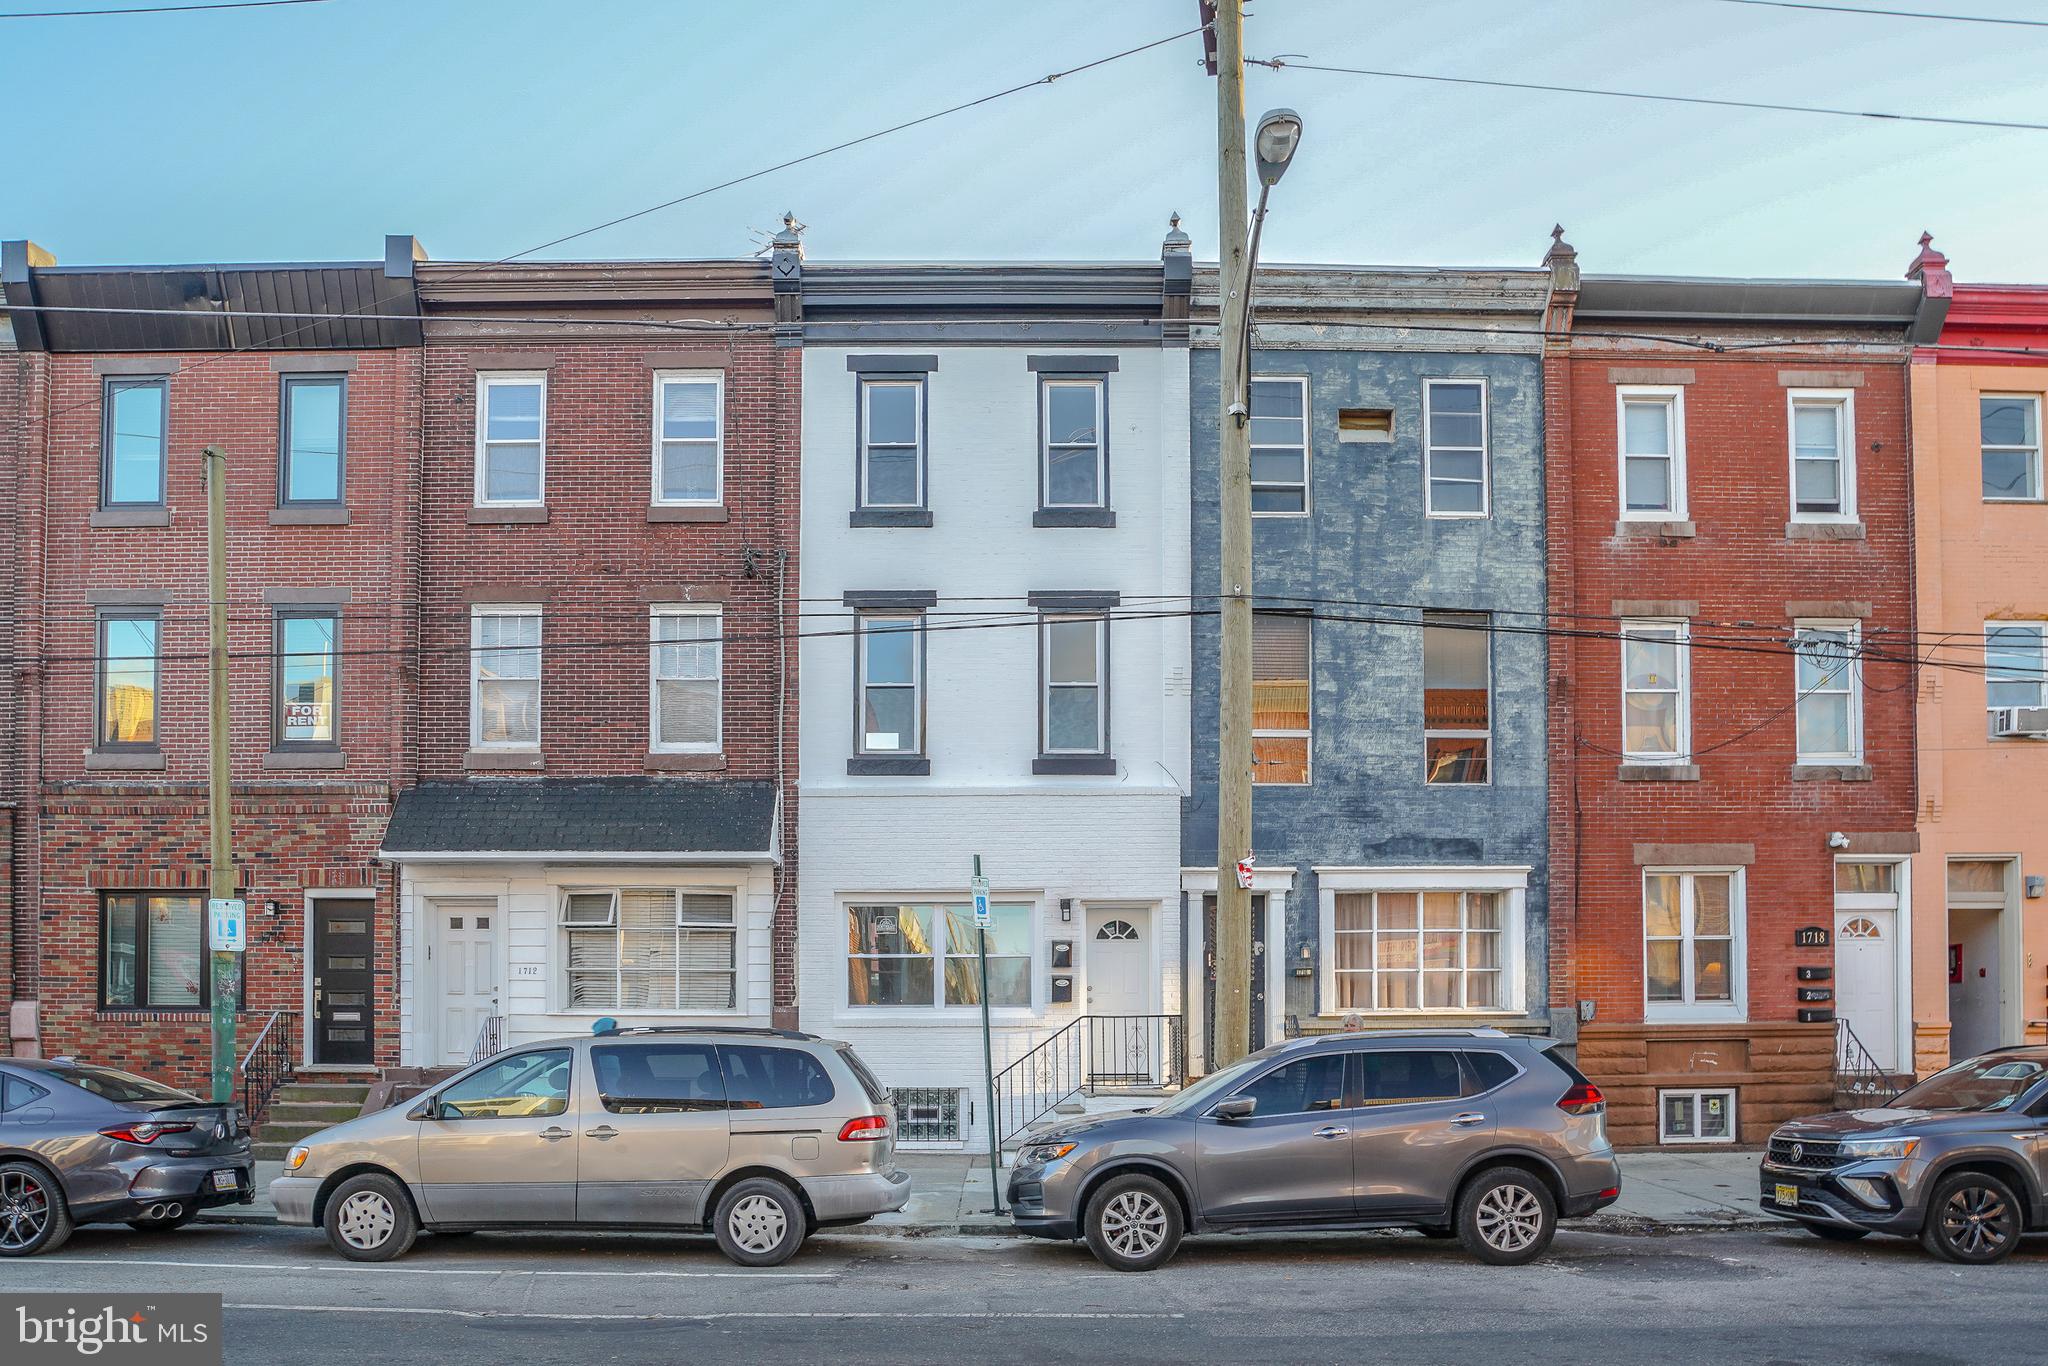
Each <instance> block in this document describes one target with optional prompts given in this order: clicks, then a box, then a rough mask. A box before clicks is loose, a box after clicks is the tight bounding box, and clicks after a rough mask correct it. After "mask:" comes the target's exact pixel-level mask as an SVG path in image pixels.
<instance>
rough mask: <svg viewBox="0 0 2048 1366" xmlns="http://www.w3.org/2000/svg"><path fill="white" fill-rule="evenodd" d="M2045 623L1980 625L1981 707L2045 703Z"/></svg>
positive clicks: (2047, 646) (2047, 699)
mask: <svg viewBox="0 0 2048 1366" xmlns="http://www.w3.org/2000/svg"><path fill="white" fill-rule="evenodd" d="M2044 684H2048V622H2039V621H1987V622H1985V623H1984V705H1985V706H1987V707H1989V708H1990V709H1991V710H1993V711H1998V710H2001V709H2003V708H2006V707H2039V706H2042V705H2044V704H2048V688H2044Z"/></svg>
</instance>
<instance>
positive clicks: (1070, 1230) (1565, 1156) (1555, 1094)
mask: <svg viewBox="0 0 2048 1366" xmlns="http://www.w3.org/2000/svg"><path fill="white" fill-rule="evenodd" d="M1547 1044H1548V1041H1547V1040H1541V1039H1533V1040H1532V1039H1526V1038H1520V1037H1516V1036H1513V1035H1508V1034H1503V1033H1501V1032H1499V1031H1497V1030H1445V1031H1416V1032H1408V1033H1400V1034H1341V1035H1327V1036H1323V1037H1319V1038H1313V1039H1297V1040H1293V1041H1291V1042H1288V1043H1282V1044H1275V1045H1273V1046H1272V1047H1270V1048H1265V1049H1262V1050H1260V1051H1259V1052H1257V1053H1254V1054H1252V1055H1251V1056H1250V1057H1247V1058H1245V1059H1243V1060H1242V1061H1239V1062H1237V1063H1235V1064H1233V1065H1231V1066H1229V1067H1226V1068H1223V1069H1222V1070H1221V1071H1218V1072H1214V1073H1211V1074H1210V1075H1209V1076H1207V1077H1205V1078H1203V1079H1202V1080H1201V1081H1198V1082H1196V1083H1195V1084H1194V1085H1193V1086H1190V1087H1189V1088H1188V1089H1187V1090H1185V1091H1182V1092H1181V1093H1180V1094H1179V1095H1177V1096H1175V1097H1174V1098H1173V1099H1172V1100H1170V1101H1167V1102H1166V1103H1165V1104H1163V1105H1160V1106H1157V1107H1155V1108H1152V1109H1149V1110H1138V1111H1134V1112H1130V1113H1124V1114H1114V1115H1100V1116H1095V1117H1092V1118H1088V1119H1083V1120H1077V1121H1074V1122H1072V1123H1067V1124H1061V1125H1057V1126H1055V1127H1052V1128H1049V1129H1046V1130H1043V1131H1040V1132H1037V1133H1034V1134H1032V1135H1031V1141H1030V1142H1029V1144H1028V1145H1027V1146H1026V1147H1025V1148H1024V1149H1023V1150H1022V1151H1021V1152H1020V1153H1019V1154H1018V1158H1017V1164H1016V1167H1015V1169H1014V1170H1013V1171H1012V1172H1011V1175H1010V1188H1009V1203H1010V1211H1011V1216H1012V1218H1013V1219H1014V1221H1015V1223H1016V1225H1017V1228H1018V1229H1019V1230H1020V1231H1022V1232H1025V1233H1030V1234H1035V1235H1037V1236H1039V1237H1042V1238H1061V1239H1071V1238H1077V1237H1080V1238H1086V1239H1087V1240H1088V1246H1089V1247H1090V1248H1091V1249H1093V1251H1094V1253H1095V1255H1096V1256H1097V1257H1098V1258H1100V1259H1101V1260H1102V1262H1103V1263H1104V1264H1105V1265H1107V1266H1109V1267H1112V1268H1114V1269H1116V1270H1118V1271H1149V1270H1151V1269H1152V1268H1153V1267H1156V1266H1159V1265H1160V1264H1162V1263H1163V1262H1165V1261H1166V1260H1167V1259H1168V1258H1169V1257H1171V1256H1173V1254H1174V1251H1175V1249H1176V1248H1178V1247H1179V1245H1180V1240H1181V1238H1182V1236H1183V1235H1185V1234H1189V1233H1208V1232H1221V1231H1224V1230H1237V1231H1245V1230H1254V1229H1257V1230H1298V1229H1336V1228H1386V1227H1406V1228H1414V1229H1419V1230H1421V1231H1422V1232H1423V1233H1425V1234H1427V1235H1429V1236H1431V1237H1436V1238H1450V1237H1456V1238H1457V1239H1459V1240H1460V1241H1461V1242H1462V1243H1463V1244H1464V1246H1465V1248H1466V1250H1467V1251H1469V1252H1470V1253H1471V1254H1472V1255H1473V1256H1475V1257H1478V1258H1479V1259H1480V1260H1481V1261H1486V1262H1491V1263H1494V1264H1495V1265H1501V1266H1512V1265H1518V1264H1520V1263H1522V1262H1527V1261H1532V1260H1534V1259H1535V1258H1536V1257H1539V1256H1541V1255H1542V1254H1543V1251H1544V1249H1545V1248H1547V1247H1548V1246H1549V1245H1550V1240H1551V1238H1552V1236H1553V1235H1554V1234H1555V1233H1556V1231H1557V1221H1558V1219H1559V1218H1560V1217H1563V1218H1574V1217H1578V1216H1582V1215H1587V1214H1591V1213H1593V1211H1595V1210H1597V1209H1601V1208H1604V1207H1605V1206H1607V1205H1610V1204H1613V1203H1614V1201H1615V1200H1617V1199H1619V1198H1620V1195H1621V1169H1620V1168H1619V1167H1618V1166H1617V1165H1616V1163H1615V1160H1614V1149H1613V1148H1612V1147H1611V1146H1610V1145H1609V1143H1608V1141H1607V1129H1606V1109H1607V1107H1606V1102H1605V1100H1604V1099H1603V1098H1602V1096H1601V1094H1600V1089H1599V1088H1598V1087H1596V1086H1594V1085H1593V1084H1592V1083H1591V1082H1589V1081H1587V1080H1586V1078H1585V1077H1584V1076H1583V1075H1581V1074H1580V1072H1579V1070H1578V1069H1577V1068H1576V1067H1574V1066H1572V1064H1571V1063H1570V1062H1569V1061H1568V1060H1566V1059H1564V1058H1561V1057H1559V1056H1557V1055H1556V1054H1554V1053H1552V1052H1550V1051H1548V1048H1547Z"/></svg>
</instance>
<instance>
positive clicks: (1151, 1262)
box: [1081, 1172, 1183, 1271]
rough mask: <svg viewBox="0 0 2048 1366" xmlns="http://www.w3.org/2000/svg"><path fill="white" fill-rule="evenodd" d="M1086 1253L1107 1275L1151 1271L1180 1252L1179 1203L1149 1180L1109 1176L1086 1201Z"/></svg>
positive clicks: (1083, 1221) (1180, 1226)
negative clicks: (1089, 1253) (1107, 1272)
mask: <svg viewBox="0 0 2048 1366" xmlns="http://www.w3.org/2000/svg"><path fill="white" fill-rule="evenodd" d="M1081 1222H1082V1231H1083V1232H1084V1233H1085V1234H1086V1235H1087V1238H1088V1249H1089V1251H1091V1252H1093V1253H1094V1254H1095V1256H1096V1259H1097V1260H1098V1261H1100V1262H1101V1263H1102V1264H1103V1265H1104V1266H1106V1267H1108V1268H1109V1269H1110V1270H1112V1271H1150V1270H1151V1269H1152V1268H1154V1267H1156V1266H1162V1265H1164V1264H1165V1263H1166V1261H1167V1259H1168V1258H1170V1257H1172V1256H1173V1254H1174V1253H1175V1252H1177V1251H1178V1250H1179V1249H1180V1239H1181V1233H1182V1231H1183V1226H1182V1220H1181V1214H1180V1201H1179V1200H1177V1199H1175V1198H1174V1194H1173V1192H1172V1191H1170V1190H1168V1189H1167V1188H1166V1185H1165V1183H1164V1182H1161V1181H1158V1180H1156V1179H1154V1178H1153V1177H1149V1176H1140V1175H1138V1174H1137V1173H1135V1172H1133V1173H1132V1174H1131V1175H1129V1176H1114V1177H1111V1178H1110V1179H1109V1180H1107V1181H1105V1182H1103V1183H1102V1185H1101V1186H1100V1187H1098V1188H1097V1189H1096V1191H1095V1193H1094V1194H1093V1195H1091V1196H1089V1197H1088V1211H1087V1213H1086V1214H1085V1215H1083V1216H1082V1221H1081Z"/></svg>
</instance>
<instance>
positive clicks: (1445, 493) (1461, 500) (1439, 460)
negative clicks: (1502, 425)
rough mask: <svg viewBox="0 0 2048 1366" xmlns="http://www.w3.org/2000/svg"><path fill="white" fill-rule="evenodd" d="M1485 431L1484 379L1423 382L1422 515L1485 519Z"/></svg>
mask: <svg viewBox="0 0 2048 1366" xmlns="http://www.w3.org/2000/svg"><path fill="white" fill-rule="evenodd" d="M1486 428H1487V411H1486V381H1485V380H1483V379H1432V380H1424V381H1423V384H1422V433H1423V435H1422V452H1423V453H1422V461H1423V483H1424V485H1425V489H1424V496H1425V499H1426V506H1425V508H1424V511H1425V512H1426V514H1427V515H1428V516H1431V517H1484V516H1486V512H1487V470H1486V466H1487V459H1486V446H1487V430H1486Z"/></svg>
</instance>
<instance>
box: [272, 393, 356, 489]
mask: <svg viewBox="0 0 2048 1366" xmlns="http://www.w3.org/2000/svg"><path fill="white" fill-rule="evenodd" d="M278 409H279V413H280V418H279V423H278V427H279V430H280V432H281V440H280V442H279V450H278V470H277V501H278V505H279V506H280V507H286V506H292V505H295V504H301V503H330V504H333V503H340V502H341V501H342V489H343V488H344V487H345V484H344V480H343V476H342V462H343V460H344V459H345V458H346V455H345V446H346V443H347V428H348V380H347V379H346V378H345V377H344V376H341V375H286V376H285V377H284V381H283V386H282V388H281V391H280V394H279V398H278Z"/></svg>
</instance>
